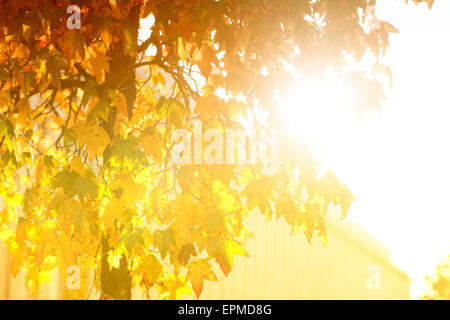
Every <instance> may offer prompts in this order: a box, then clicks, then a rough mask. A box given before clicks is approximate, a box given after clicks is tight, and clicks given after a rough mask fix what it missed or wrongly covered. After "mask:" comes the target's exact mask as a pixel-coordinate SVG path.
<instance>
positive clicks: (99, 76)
mask: <svg viewBox="0 0 450 320" xmlns="http://www.w3.org/2000/svg"><path fill="white" fill-rule="evenodd" d="M109 60H111V57H108V56H107V55H106V54H104V53H103V52H100V51H98V50H96V49H94V48H92V47H89V48H88V50H87V52H86V64H87V67H88V69H89V71H90V72H91V73H92V75H94V76H95V79H96V80H97V82H98V83H102V82H104V81H105V76H106V73H107V72H109V63H108V61H109Z"/></svg>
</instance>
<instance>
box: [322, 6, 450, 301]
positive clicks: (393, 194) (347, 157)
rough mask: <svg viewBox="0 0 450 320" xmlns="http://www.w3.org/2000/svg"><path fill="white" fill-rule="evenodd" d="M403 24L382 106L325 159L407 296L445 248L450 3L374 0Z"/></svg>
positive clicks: (448, 247)
mask: <svg viewBox="0 0 450 320" xmlns="http://www.w3.org/2000/svg"><path fill="white" fill-rule="evenodd" d="M378 2H379V4H378V7H377V11H376V14H377V16H378V17H379V18H381V19H382V20H387V21H390V22H391V23H392V24H393V25H394V26H396V27H397V28H398V29H399V30H400V34H391V38H390V39H391V46H390V47H389V50H388V54H387V56H386V59H385V61H384V62H385V63H387V64H389V65H390V66H391V68H392V71H393V76H394V78H393V79H394V87H393V89H392V91H391V92H389V94H388V99H387V101H386V102H385V103H384V104H383V110H382V111H381V112H380V113H375V114H372V115H371V116H369V117H368V118H367V119H365V120H364V121H363V122H361V123H359V124H354V125H353V126H352V127H350V128H348V129H346V130H345V132H342V133H340V134H338V135H337V136H336V139H335V140H334V141H333V143H332V144H329V145H328V146H327V149H326V151H325V159H324V161H325V163H326V164H327V166H330V167H333V169H334V170H335V171H336V172H337V174H338V176H339V177H340V178H341V179H342V181H343V182H344V183H346V184H347V185H348V186H349V188H350V189H351V190H352V191H353V193H354V194H355V196H356V201H355V202H354V204H353V205H352V207H351V209H350V212H349V218H350V219H352V220H353V221H355V222H356V223H357V224H359V225H360V226H361V227H362V228H364V229H365V230H366V231H368V232H369V233H370V234H372V235H373V236H374V237H375V238H376V239H377V240H379V241H380V242H381V243H383V244H384V245H385V246H386V247H387V248H388V249H389V250H390V253H391V260H392V262H393V263H394V264H396V265H397V266H399V267H400V268H401V269H402V270H404V271H405V272H407V273H408V274H409V276H410V277H411V296H412V298H417V297H418V295H419V294H420V293H421V292H422V285H423V277H424V276H425V275H426V274H430V273H432V272H433V270H434V268H435V266H436V264H437V263H438V261H439V260H440V259H442V258H443V257H444V256H446V255H447V254H449V253H450V204H449V201H448V200H449V199H450V97H449V92H450V81H449V75H450V19H448V17H447V15H448V13H449V12H450V1H448V0H436V1H435V4H434V6H433V8H432V10H431V11H429V10H428V8H427V7H426V5H425V4H422V5H420V6H415V5H412V4H410V5H408V6H407V5H406V4H405V1H403V0H397V1H395V0H379V1H378Z"/></svg>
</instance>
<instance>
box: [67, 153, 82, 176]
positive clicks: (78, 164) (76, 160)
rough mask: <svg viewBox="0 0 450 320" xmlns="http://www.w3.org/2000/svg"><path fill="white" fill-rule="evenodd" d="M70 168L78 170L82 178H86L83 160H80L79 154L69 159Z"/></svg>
mask: <svg viewBox="0 0 450 320" xmlns="http://www.w3.org/2000/svg"><path fill="white" fill-rule="evenodd" d="M70 169H72V170H73V171H75V172H78V173H79V174H80V176H82V177H83V178H86V170H84V166H83V162H82V161H81V157H80V156H76V157H73V159H72V160H71V161H70Z"/></svg>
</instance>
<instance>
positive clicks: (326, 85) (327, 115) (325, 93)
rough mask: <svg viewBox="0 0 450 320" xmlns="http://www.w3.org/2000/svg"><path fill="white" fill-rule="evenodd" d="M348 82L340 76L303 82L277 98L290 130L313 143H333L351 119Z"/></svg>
mask: <svg viewBox="0 0 450 320" xmlns="http://www.w3.org/2000/svg"><path fill="white" fill-rule="evenodd" d="M350 99H351V96H350V90H349V88H348V85H346V84H344V83H343V82H342V81H338V80H337V79H315V80H309V81H303V82H300V83H299V84H298V85H297V86H296V87H295V90H294V91H293V92H291V94H290V95H289V96H287V97H286V98H285V99H280V100H279V101H278V106H279V108H280V109H281V110H280V111H281V113H282V114H283V118H284V123H285V125H286V126H287V129H288V130H289V132H290V133H291V134H293V135H295V136H296V137H298V138H301V139H303V140H305V141H306V142H308V143H311V144H320V145H324V144H328V143H332V142H333V140H335V139H336V138H337V136H338V135H339V134H340V133H342V131H343V130H345V128H346V127H348V125H349V124H350V121H351V119H352V116H351V109H350V102H351V101H350Z"/></svg>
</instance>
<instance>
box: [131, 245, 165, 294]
mask: <svg viewBox="0 0 450 320" xmlns="http://www.w3.org/2000/svg"><path fill="white" fill-rule="evenodd" d="M133 273H134V274H142V275H143V279H142V281H143V282H145V283H147V284H148V287H150V285H151V284H154V283H156V282H157V281H158V279H159V277H160V276H162V275H163V266H162V264H161V262H159V261H158V259H157V258H156V257H155V255H154V254H152V253H149V254H148V255H146V256H144V257H143V258H142V259H141V261H140V262H139V264H138V266H137V267H136V269H135V270H133Z"/></svg>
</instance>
